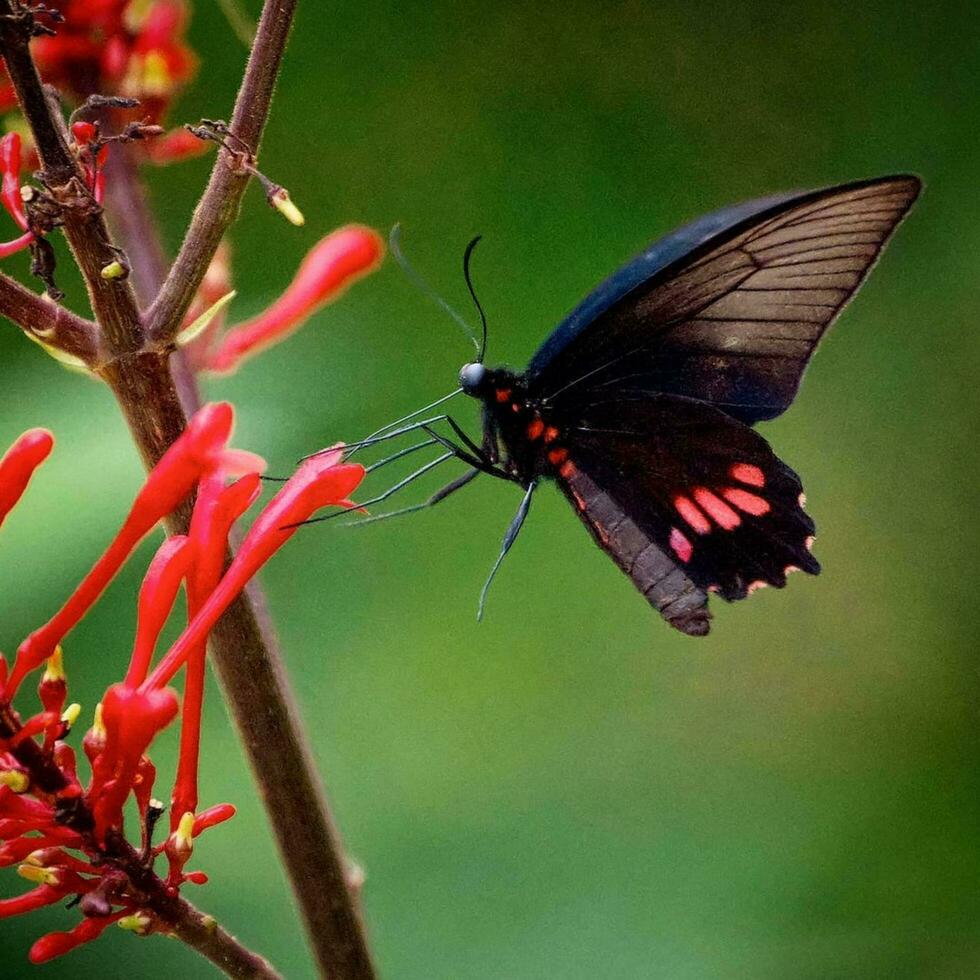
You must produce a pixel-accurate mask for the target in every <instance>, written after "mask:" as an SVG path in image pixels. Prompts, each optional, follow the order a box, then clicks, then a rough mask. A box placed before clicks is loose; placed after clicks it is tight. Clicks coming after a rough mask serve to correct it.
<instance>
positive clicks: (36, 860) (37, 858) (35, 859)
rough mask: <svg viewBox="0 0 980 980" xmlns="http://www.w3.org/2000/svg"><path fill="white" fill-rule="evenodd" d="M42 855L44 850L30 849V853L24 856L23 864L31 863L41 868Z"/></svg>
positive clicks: (42, 865) (42, 863) (42, 864)
mask: <svg viewBox="0 0 980 980" xmlns="http://www.w3.org/2000/svg"><path fill="white" fill-rule="evenodd" d="M43 857H44V851H40V850H39V851H31V853H30V854H28V855H27V857H26V858H24V864H33V865H34V867H36V868H43V867H44V861H43Z"/></svg>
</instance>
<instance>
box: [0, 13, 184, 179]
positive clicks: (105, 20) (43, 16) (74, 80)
mask: <svg viewBox="0 0 980 980" xmlns="http://www.w3.org/2000/svg"><path fill="white" fill-rule="evenodd" d="M52 13H53V14H54V16H52ZM36 16H38V18H39V19H40V22H41V23H42V24H44V25H45V26H47V25H50V28H49V29H50V32H51V33H50V34H47V35H45V36H41V37H39V38H37V39H36V41H35V42H34V45H33V50H34V57H35V60H36V62H37V66H38V69H39V70H40V72H41V77H42V78H43V79H44V81H45V82H47V83H49V84H51V85H54V86H55V87H56V88H57V89H58V90H59V91H60V92H62V93H63V94H64V95H65V96H67V97H68V98H69V99H71V100H73V101H74V102H76V103H81V102H83V101H84V100H85V99H86V98H87V97H88V96H90V95H92V94H93V93H99V94H102V95H117V96H123V97H126V98H131V99H137V100H138V101H139V102H140V104H141V106H142V110H141V111H142V112H143V113H145V114H146V116H147V119H148V121H150V122H153V123H159V122H161V121H162V119H163V117H164V116H165V114H166V112H167V109H168V108H169V106H170V104H171V102H172V101H173V99H174V97H175V96H176V95H177V93H178V92H179V91H180V89H181V88H182V87H183V85H184V84H186V83H187V82H188V81H189V80H190V79H191V78H192V77H193V75H194V72H195V69H196V66H197V61H196V59H195V57H194V54H193V52H192V51H191V50H190V48H189V47H188V46H187V44H186V42H185V39H184V34H185V29H186V25H187V8H186V6H185V4H184V3H183V0H49V2H48V3H47V4H46V10H45V11H43V12H42V11H40V10H39V11H38V12H37V15H36ZM14 105H16V96H15V94H14V90H13V86H12V85H10V83H9V82H7V81H5V82H4V84H3V85H0V111H6V110H7V109H10V108H12V107H13V106H14ZM201 150H202V147H201V144H200V143H199V142H198V141H197V140H195V139H194V138H193V137H192V136H191V135H190V134H189V133H186V132H184V131H183V130H177V131H175V132H174V133H172V134H170V135H168V136H166V137H164V138H163V140H161V141H157V142H156V143H155V144H153V145H152V148H151V149H149V150H148V152H147V156H148V157H149V158H150V159H152V160H154V161H155V162H167V161H169V160H172V159H176V158H179V157H182V156H186V155H188V154H194V153H198V152H201Z"/></svg>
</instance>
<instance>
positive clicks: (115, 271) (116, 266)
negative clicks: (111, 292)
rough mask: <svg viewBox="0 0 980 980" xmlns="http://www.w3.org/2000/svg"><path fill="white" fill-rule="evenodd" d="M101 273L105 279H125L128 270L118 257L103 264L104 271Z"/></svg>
mask: <svg viewBox="0 0 980 980" xmlns="http://www.w3.org/2000/svg"><path fill="white" fill-rule="evenodd" d="M99 274H100V275H101V276H102V278H103V279H125V278H126V275H127V270H126V266H124V265H123V264H122V262H120V261H118V259H117V260H116V261H115V262H110V263H109V264H108V265H104V266H102V271H101V272H100V273H99Z"/></svg>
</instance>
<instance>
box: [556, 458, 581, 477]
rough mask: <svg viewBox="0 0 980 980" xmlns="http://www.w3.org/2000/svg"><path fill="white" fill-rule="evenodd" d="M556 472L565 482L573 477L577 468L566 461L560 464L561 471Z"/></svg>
mask: <svg viewBox="0 0 980 980" xmlns="http://www.w3.org/2000/svg"><path fill="white" fill-rule="evenodd" d="M558 472H559V473H560V474H561V475H562V476H563V477H565V479H566V480H567V479H568V478H569V477H570V476H575V474H576V473H577V472H578V467H577V466H576V465H575V464H574V463H573V462H572V461H571V460H570V459H568V460H566V461H565V462H564V463H562V466H561V469H560V470H559V471H558Z"/></svg>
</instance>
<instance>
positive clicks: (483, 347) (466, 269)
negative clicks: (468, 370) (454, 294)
mask: <svg viewBox="0 0 980 980" xmlns="http://www.w3.org/2000/svg"><path fill="white" fill-rule="evenodd" d="M482 239H483V236H482V235H477V236H476V238H474V239H473V241H471V242H470V243H469V245H467V246H466V251H465V252H464V253H463V277H464V278H465V279H466V288H467V289H468V290H469V291H470V296H471V297H473V305H474V306H475V307H476V311H477V313H479V314H480V323H482V324H483V339H482V341H481V343H480V347H479V350H478V352H477V358H476V362H477V364H482V363H483V358H484V357H485V356H486V353H487V315H486V313H484V312H483V307H482V306H481V305H480V301H479V299H477V295H476V290H475V289H474V288H473V279H472V277H471V276H470V259H471V258H472V256H473V250H474V249H475V248H476V246H477V245H479V244H480V242H481V240H482Z"/></svg>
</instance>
